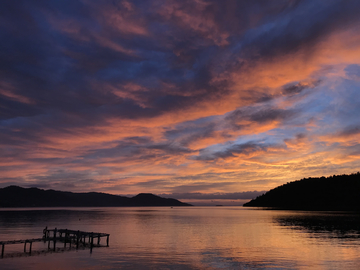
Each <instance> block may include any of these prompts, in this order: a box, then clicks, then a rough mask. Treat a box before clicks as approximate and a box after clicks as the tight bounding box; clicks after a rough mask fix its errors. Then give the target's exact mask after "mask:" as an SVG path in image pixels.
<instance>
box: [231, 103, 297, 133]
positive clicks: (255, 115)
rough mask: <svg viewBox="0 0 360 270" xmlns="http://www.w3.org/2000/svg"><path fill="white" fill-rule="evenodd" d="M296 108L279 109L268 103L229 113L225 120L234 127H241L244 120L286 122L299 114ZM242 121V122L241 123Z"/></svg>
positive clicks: (261, 122)
mask: <svg viewBox="0 0 360 270" xmlns="http://www.w3.org/2000/svg"><path fill="white" fill-rule="evenodd" d="M298 113H299V112H298V111H296V110H294V109H278V108H273V107H270V106H268V105H265V106H262V107H248V108H240V109H237V110H235V111H233V112H231V113H229V114H228V115H227V116H226V118H225V120H226V121H227V122H228V123H229V124H230V125H231V126H232V127H233V128H234V129H241V128H242V124H241V122H243V121H251V122H256V123H259V124H264V123H267V122H272V121H280V122H285V121H288V120H291V119H293V118H294V117H296V116H297V115H298ZM239 123H240V124H239Z"/></svg>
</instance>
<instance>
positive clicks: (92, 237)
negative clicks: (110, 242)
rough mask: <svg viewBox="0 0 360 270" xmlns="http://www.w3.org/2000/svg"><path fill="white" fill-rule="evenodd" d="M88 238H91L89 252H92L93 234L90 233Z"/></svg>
mask: <svg viewBox="0 0 360 270" xmlns="http://www.w3.org/2000/svg"><path fill="white" fill-rule="evenodd" d="M90 236H91V243H90V252H92V248H93V245H94V236H93V233H91V234H90Z"/></svg>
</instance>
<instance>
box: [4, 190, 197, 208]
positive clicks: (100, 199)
mask: <svg viewBox="0 0 360 270" xmlns="http://www.w3.org/2000/svg"><path fill="white" fill-rule="evenodd" d="M64 206H65V207H79V206H81V207H82V206H90V207H98V206H191V205H190V204H188V203H183V202H180V201H178V200H176V199H167V198H162V197H159V196H156V195H154V194H150V193H140V194H138V195H136V196H134V197H132V198H128V197H125V196H119V195H112V194H107V193H99V192H89V193H73V192H66V191H57V190H51V189H50V190H43V189H39V188H22V187H19V186H8V187H5V188H0V207H64Z"/></svg>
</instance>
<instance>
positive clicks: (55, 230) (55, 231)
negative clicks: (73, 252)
mask: <svg viewBox="0 0 360 270" xmlns="http://www.w3.org/2000/svg"><path fill="white" fill-rule="evenodd" d="M56 233H57V228H55V229H54V251H55V249H56Z"/></svg>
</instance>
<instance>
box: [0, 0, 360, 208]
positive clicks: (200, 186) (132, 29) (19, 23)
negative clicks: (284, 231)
mask: <svg viewBox="0 0 360 270" xmlns="http://www.w3.org/2000/svg"><path fill="white" fill-rule="evenodd" d="M359 14H360V1H357V0H353V1H351V0H349V1H337V0H326V1H325V0H308V1H295V0H286V1H285V0H278V1H265V0H264V1H261V0H258V1H240V0H219V1H212V0H192V1H190V0H189V1H188V0H153V1H143V0H139V1H137V0H134V1H117V0H112V1H108V0H104V1H96V0H62V1H55V0H33V1H28V0H23V1H21V0H17V1H1V3H0V39H1V43H0V48H1V49H0V187H5V186H8V185H19V186H23V187H39V188H43V189H55V190H66V191H73V192H89V191H97V192H106V193H111V194H123V195H125V194H130V195H131V194H137V193H140V192H149V193H154V194H158V195H161V196H165V197H173V198H177V199H180V200H183V201H187V202H195V203H197V204H199V205H201V204H204V203H218V202H223V203H225V204H238V203H243V202H245V201H248V200H249V199H251V198H254V197H256V196H258V195H260V194H262V193H263V192H265V191H267V190H269V189H271V188H274V187H276V186H278V185H281V184H284V183H286V182H290V181H294V180H299V179H302V178H306V177H319V176H329V175H334V174H350V173H354V172H357V171H359V170H360V169H359V168H360V16H359Z"/></svg>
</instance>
